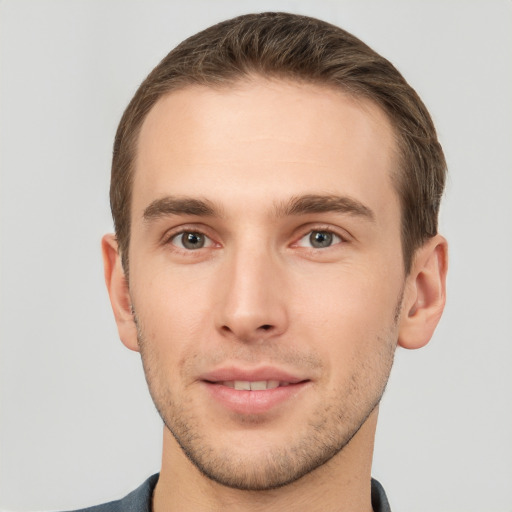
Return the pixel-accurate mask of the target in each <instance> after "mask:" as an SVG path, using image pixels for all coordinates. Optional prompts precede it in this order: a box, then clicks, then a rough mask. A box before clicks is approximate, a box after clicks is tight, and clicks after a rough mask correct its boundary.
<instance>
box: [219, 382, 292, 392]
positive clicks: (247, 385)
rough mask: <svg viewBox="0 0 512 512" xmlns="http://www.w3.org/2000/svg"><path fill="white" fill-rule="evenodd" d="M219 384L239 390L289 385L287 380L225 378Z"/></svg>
mask: <svg viewBox="0 0 512 512" xmlns="http://www.w3.org/2000/svg"><path fill="white" fill-rule="evenodd" d="M219 384H221V385H222V386H226V387H228V388H232V389H236V390H239V391H265V390H267V389H276V388H279V387H283V386H289V385H290V383H289V382H280V381H278V380H256V381H248V380H226V381H224V382H219Z"/></svg>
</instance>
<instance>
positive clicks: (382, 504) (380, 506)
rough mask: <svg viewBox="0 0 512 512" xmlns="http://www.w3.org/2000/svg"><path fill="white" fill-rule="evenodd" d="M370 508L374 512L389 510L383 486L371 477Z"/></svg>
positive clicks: (387, 511) (389, 511)
mask: <svg viewBox="0 0 512 512" xmlns="http://www.w3.org/2000/svg"><path fill="white" fill-rule="evenodd" d="M372 508H373V510H374V512H391V508H390V506H389V502H388V498H387V496H386V491H384V487H382V485H381V484H380V483H379V482H378V481H377V480H375V479H374V478H372Z"/></svg>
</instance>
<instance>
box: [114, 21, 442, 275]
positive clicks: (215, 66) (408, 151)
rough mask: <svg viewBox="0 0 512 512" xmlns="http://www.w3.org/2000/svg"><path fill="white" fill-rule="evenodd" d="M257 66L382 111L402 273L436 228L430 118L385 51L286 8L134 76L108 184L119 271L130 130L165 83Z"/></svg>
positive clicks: (212, 34)
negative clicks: (392, 166) (392, 151)
mask: <svg viewBox="0 0 512 512" xmlns="http://www.w3.org/2000/svg"><path fill="white" fill-rule="evenodd" d="M254 74H257V75H261V76H264V77H274V78H286V79H292V80H298V81H302V82H304V81H306V82H312V83H318V84H324V85H331V86H333V87H337V88H341V89H343V90H344V91H346V92H348V93H350V94H353V95H356V96H360V97H364V98H367V99H370V100H371V101H373V102H374V103H376V104H377V105H379V106H380V107H381V108H382V109H383V110H384V111H385V112H386V113H387V115H388V116H389V118H390V120H391V122H392V124H393V126H394V129H395V132H396V139H397V147H398V150H399V155H400V162H399V168H398V170H397V172H396V173H395V176H394V178H395V186H396V189H397V193H398V195H399V198H400V203H401V209H402V221H401V222H402V227H401V229H402V251H403V259H404V265H405V271H406V273H408V272H409V270H410V267H411V262H412V257H413V255H414V252H415V250H416V249H417V248H418V247H420V246H421V245H422V244H423V243H424V242H425V241H426V240H427V239H428V238H430V237H432V236H434V235H435V234H436V233H437V217H438V212H439V204H440V199H441V196H442V193H443V188H444V183H445V175H446V162H445V159H444V155H443V151H442V148H441V145H440V144H439V142H438V140H437V135H436V130H435V128H434V124H433V122H432V119H431V117H430V115H429V113H428V111H427V109H426V107H425V105H424V104H423V102H422V101H421V99H420V98H419V96H418V95H417V94H416V92H415V91H414V89H412V87H411V86H410V85H409V84H408V83H407V82H406V81H405V79H404V78H403V77H402V75H401V74H400V73H399V72H398V70H397V69H396V68H395V67H394V66H393V65H392V64H391V63H390V62H389V61H388V60H386V59H384V58H383V57H381V56H380V55H379V54H377V53H376V52H375V51H373V50H372V49H371V48H369V47H368V46H367V45H366V44H364V43H363V42H362V41H360V40H359V39H357V38H356V37H355V36H353V35H351V34H349V33H348V32H346V31H344V30H342V29H341V28H339V27H336V26H334V25H331V24H329V23H326V22H324V21H321V20H318V19H315V18H310V17H307V16H300V15H295V14H288V13H260V14H248V15H243V16H239V17H237V18H233V19H231V20H228V21H224V22H222V23H219V24H217V25H214V26H212V27H209V28H207V29H206V30H203V31H202V32H199V33H198V34H196V35H194V36H192V37H190V38H188V39H186V40H185V41H183V42H182V43H181V44H180V45H178V46H177V47H176V48H175V49H174V50H172V51H171V52H170V53H169V54H168V55H167V56H166V57H165V58H164V59H163V60H162V61H161V62H160V63H159V64H158V66H157V67H156V68H155V69H154V70H153V71H152V72H151V73H150V74H149V75H148V77H147V78H146V79H145V80H144V82H143V83H142V84H141V85H140V87H139V89H138V90H137V92H136V93H135V96H134V97H133V99H132V100H131V102H130V103H129V105H128V107H127V108H126V110H125V112H124V114H123V117H122V119H121V122H120V124H119V127H118V129H117V133H116V138H115V143H114V155H113V161H112V176H111V185H110V204H111V208H112V216H113V218H114V225H115V231H116V237H117V240H118V244H119V251H120V254H121V258H122V262H123V267H124V269H125V272H126V273H127V272H128V248H129V243H130V210H131V195H132V184H133V175H134V161H135V154H136V148H137V140H138V135H139V132H140V128H141V126H142V123H143V121H144V119H145V118H146V116H147V114H148V112H149V111H150V110H151V108H152V107H153V106H154V105H155V103H156V102H157V101H158V100H159V99H160V98H161V97H162V96H164V95H165V94H167V93H168V92H170V91H173V90H176V89H179V88H182V87H185V86H187V85H193V84H196V85H206V86H210V87H212V86H213V87H214V86H221V85H226V84H228V85H229V84H232V83H233V82H235V81H236V80H240V79H242V78H244V77H247V76H249V75H254Z"/></svg>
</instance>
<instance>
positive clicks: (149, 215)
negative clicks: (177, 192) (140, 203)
mask: <svg viewBox="0 0 512 512" xmlns="http://www.w3.org/2000/svg"><path fill="white" fill-rule="evenodd" d="M169 215H196V216H198V217H214V216H219V209H218V208H216V207H215V205H214V204H213V203H212V202H211V201H209V200H208V199H194V198H190V197H174V196H167V197H163V198H161V199H156V200H155V201H153V202H152V203H151V204H150V205H149V206H148V207H147V208H146V209H145V210H144V213H143V215H142V217H143V218H144V220H146V221H150V220H154V219H159V218H161V217H167V216H169Z"/></svg>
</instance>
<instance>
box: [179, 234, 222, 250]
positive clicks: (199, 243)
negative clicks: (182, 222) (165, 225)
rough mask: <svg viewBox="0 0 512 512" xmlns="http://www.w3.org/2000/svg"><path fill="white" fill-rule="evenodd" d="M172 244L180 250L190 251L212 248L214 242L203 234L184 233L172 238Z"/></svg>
mask: <svg viewBox="0 0 512 512" xmlns="http://www.w3.org/2000/svg"><path fill="white" fill-rule="evenodd" d="M171 243H172V244H173V245H175V246H176V247H179V248H180V249H186V250H189V251H193V250H197V249H202V248H203V247H211V246H212V245H213V242H212V240H211V239H210V238H208V237H207V236H206V235H204V234H203V233H198V232H196V231H183V232H181V233H178V234H176V235H174V236H173V237H172V238H171Z"/></svg>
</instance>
